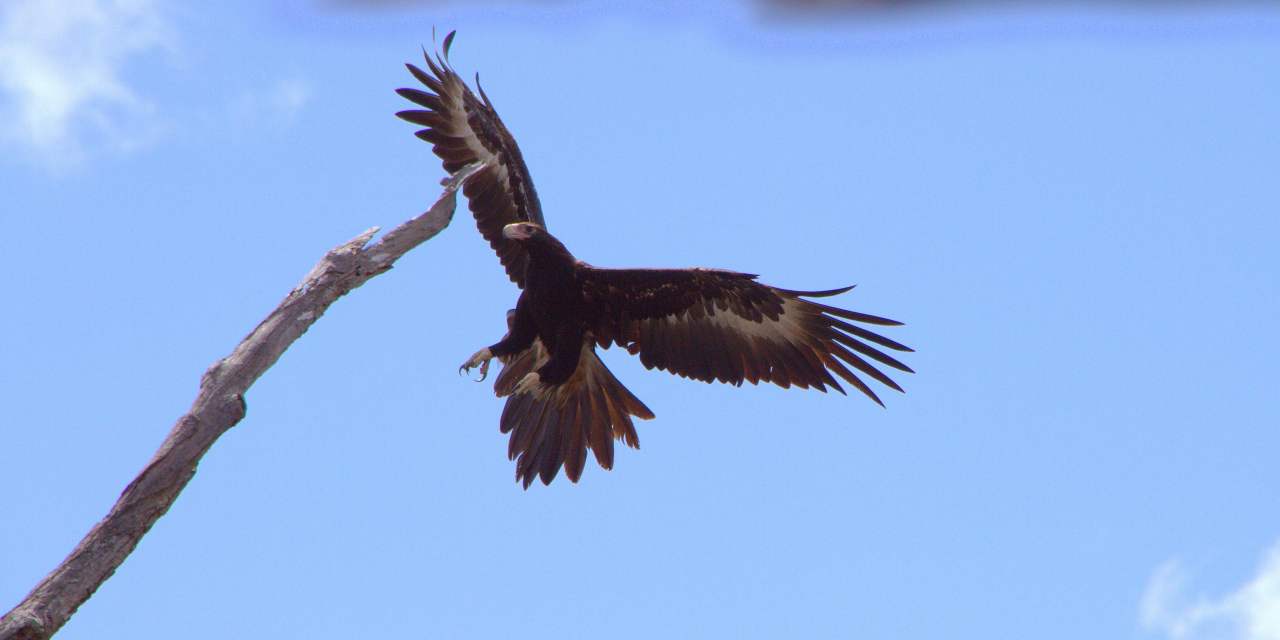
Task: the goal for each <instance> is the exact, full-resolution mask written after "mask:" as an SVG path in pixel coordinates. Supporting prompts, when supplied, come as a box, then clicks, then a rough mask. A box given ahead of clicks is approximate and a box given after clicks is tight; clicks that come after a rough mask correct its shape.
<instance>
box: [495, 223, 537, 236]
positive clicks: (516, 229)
mask: <svg viewBox="0 0 1280 640" xmlns="http://www.w3.org/2000/svg"><path fill="white" fill-rule="evenodd" d="M541 233H543V230H542V227H540V226H538V225H536V224H534V223H532V222H513V223H511V224H509V225H507V226H505V227H503V228H502V237H504V238H506V239H508V240H516V241H525V240H529V239H531V238H533V237H534V236H536V235H538V234H541Z"/></svg>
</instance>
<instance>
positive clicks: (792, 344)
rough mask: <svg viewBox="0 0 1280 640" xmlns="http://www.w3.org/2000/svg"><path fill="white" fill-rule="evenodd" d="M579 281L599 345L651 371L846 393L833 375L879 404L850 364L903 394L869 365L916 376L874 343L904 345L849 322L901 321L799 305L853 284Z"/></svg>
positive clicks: (738, 279)
mask: <svg viewBox="0 0 1280 640" xmlns="http://www.w3.org/2000/svg"><path fill="white" fill-rule="evenodd" d="M579 277H580V280H581V282H582V284H583V291H584V293H585V295H586V297H587V301H586V302H587V304H588V305H589V307H590V308H591V309H592V310H593V314H594V316H593V318H592V322H591V330H592V332H593V333H594V334H595V336H596V338H597V340H598V342H599V344H600V345H601V346H608V345H609V344H611V343H612V344H617V345H619V346H622V347H625V348H626V349H627V350H628V351H629V352H631V353H633V354H637V355H639V356H640V362H641V363H643V364H644V366H645V367H647V368H650V369H653V368H657V369H663V370H665V371H670V372H671V373H674V374H676V375H679V376H682V377H688V378H693V379H695V380H702V381H705V382H711V381H714V380H718V381H720V382H728V383H730V384H734V385H741V384H742V383H743V381H746V382H750V383H752V384H756V383H757V382H772V383H774V384H777V385H779V386H781V387H784V388H786V387H790V386H791V385H796V386H798V387H801V388H806V389H807V388H809V387H814V388H816V389H818V390H820V391H825V390H826V387H828V386H829V387H832V388H834V389H835V390H837V391H840V392H841V393H844V389H843V388H841V387H840V384H839V383H838V382H837V381H836V378H835V377H834V376H833V375H832V373H834V374H835V375H836V376H839V377H840V378H843V379H844V380H845V381H846V382H848V383H849V384H851V385H853V386H854V387H857V388H858V390H859V391H861V392H863V393H864V394H866V395H867V396H868V397H870V398H871V399H872V400H875V401H876V402H877V403H879V404H881V405H883V404H884V403H883V402H881V401H880V398H879V397H878V396H877V395H876V394H875V392H874V391H872V390H871V388H870V387H869V386H867V384H866V383H865V382H863V381H862V379H861V378H860V377H859V376H858V375H857V374H856V373H854V372H853V371H850V369H849V367H852V368H853V369H856V370H857V371H858V372H860V373H862V374H864V375H866V376H868V377H870V378H873V379H875V380H876V381H878V382H880V383H881V384H883V385H885V386H887V387H889V388H891V389H895V390H897V391H902V388H901V387H899V386H898V384H897V383H895V382H894V381H893V380H892V379H890V378H889V377H888V376H887V375H885V374H884V373H883V372H882V371H880V369H878V368H877V367H876V366H875V365H873V364H872V363H870V362H868V360H867V359H870V360H874V361H876V362H878V363H880V364H881V365H886V366H888V367H892V368H894V369H898V370H899V371H905V372H908V373H911V372H912V371H911V369H910V368H909V367H907V366H906V365H905V364H902V363H901V362H899V361H898V360H897V359H895V358H893V357H892V356H890V355H888V354H886V353H884V352H883V351H882V350H880V349H879V348H877V347H875V346H872V344H875V345H878V346H880V347H886V348H888V349H892V350H896V351H911V349H910V348H908V347H906V346H903V345H902V344H899V343H897V342H895V341H893V340H890V339H888V338H885V337H884V336H881V335H879V334H876V333H873V332H871V331H869V330H867V329H865V328H863V327H860V326H858V325H856V324H853V323H855V322H856V323H861V324H872V325H886V326H888V325H899V324H902V323H900V322H897V321H896V320H889V319H888V318H881V317H879V316H873V315H868V314H865V313H859V312H856V311H848V310H845V309H840V308H837V307H831V306H827V305H824V304H820V303H817V302H813V301H810V300H805V299H804V298H822V297H827V296H834V295H837V294H840V293H844V292H846V291H848V290H850V289H852V288H853V287H846V288H843V289H833V290H830V291H790V290H787V289H778V288H775V287H770V286H768V285H765V284H761V283H759V282H756V281H755V278H756V276H754V275H752V274H747V273H737V272H734V271H720V270H712V269H598V268H595V267H590V266H586V265H583V266H581V267H580V269H579ZM846 365H847V366H846Z"/></svg>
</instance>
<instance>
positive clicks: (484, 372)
mask: <svg viewBox="0 0 1280 640" xmlns="http://www.w3.org/2000/svg"><path fill="white" fill-rule="evenodd" d="M492 357H493V353H492V352H490V351H489V349H488V348H485V349H481V350H479V351H477V352H475V353H474V354H473V355H472V356H471V357H470V358H468V359H467V361H466V362H464V363H462V366H461V367H458V375H463V374H464V373H467V372H468V371H471V370H472V369H474V368H476V367H480V379H479V380H476V382H483V381H484V379H485V378H486V377H488V376H489V359H490V358H492Z"/></svg>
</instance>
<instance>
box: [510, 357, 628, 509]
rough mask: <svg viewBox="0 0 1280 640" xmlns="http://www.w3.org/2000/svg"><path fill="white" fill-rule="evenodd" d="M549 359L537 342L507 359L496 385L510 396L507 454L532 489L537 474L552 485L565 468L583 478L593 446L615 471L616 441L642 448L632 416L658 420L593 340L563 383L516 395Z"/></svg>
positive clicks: (572, 475)
mask: <svg viewBox="0 0 1280 640" xmlns="http://www.w3.org/2000/svg"><path fill="white" fill-rule="evenodd" d="M548 358H549V355H548V354H547V350H546V349H545V348H544V347H543V346H542V342H541V341H540V340H534V342H533V346H531V347H529V348H528V349H526V350H524V351H522V352H520V353H518V354H516V355H514V356H512V357H511V358H509V359H506V360H504V361H503V367H502V373H501V374H499V375H498V379H497V380H495V381H494V384H493V388H494V391H495V392H497V394H498V395H499V396H510V397H509V398H507V406H506V407H505V408H503V410H502V419H501V421H500V423H499V424H500V425H501V428H502V432H503V433H510V434H511V440H510V441H509V442H508V444H507V456H508V457H509V458H510V459H512V460H515V461H516V480H517V481H518V482H520V483H522V484H523V485H524V488H526V489H528V488H529V484H530V483H532V482H533V479H534V477H535V476H536V477H541V478H542V482H543V484H550V483H551V481H552V480H553V479H554V478H555V477H556V473H557V472H559V471H560V467H561V466H563V467H564V473H565V475H566V476H568V477H569V480H570V481H571V482H577V481H578V478H579V477H581V476H582V469H583V467H584V466H586V462H587V449H591V451H592V453H594V454H595V457H596V462H598V463H599V464H600V466H601V467H604V468H605V469H612V468H613V441H614V440H615V439H618V440H622V441H623V442H625V443H626V444H627V446H630V447H633V448H639V447H640V438H639V436H637V435H636V427H635V424H634V423H632V421H631V417H632V416H635V417H637V418H641V419H644V420H648V419H650V418H653V412H652V411H650V410H649V407H646V406H644V403H643V402H641V401H640V399H639V398H636V397H635V396H634V395H632V394H631V392H630V391H628V390H627V388H626V387H624V386H622V383H621V382H619V381H618V379H617V378H615V377H613V373H612V372H611V371H609V369H608V367H606V366H604V363H603V362H601V361H600V358H599V356H598V355H597V354H596V351H595V348H594V345H593V344H592V343H590V342H585V343H583V345H582V354H581V358H580V360H579V361H578V362H579V365H578V368H577V369H576V370H575V371H574V373H573V377H571V378H569V379H568V380H567V381H565V382H564V383H563V384H559V385H556V386H554V387H541V388H539V389H537V390H535V391H531V392H520V393H516V392H515V389H516V385H517V383H519V382H520V379H521V378H523V377H524V376H525V375H526V374H528V373H530V372H532V371H536V370H537V369H538V367H541V366H542V365H544V364H546V362H547V359H548Z"/></svg>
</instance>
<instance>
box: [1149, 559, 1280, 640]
mask: <svg viewBox="0 0 1280 640" xmlns="http://www.w3.org/2000/svg"><path fill="white" fill-rule="evenodd" d="M1139 615H1140V618H1141V621H1142V625H1143V627H1145V628H1146V629H1148V630H1152V631H1159V632H1162V633H1164V634H1165V635H1167V636H1168V637H1169V638H1172V639H1173V640H1201V639H1209V638H1214V639H1221V640H1226V639H1235V640H1280V543H1277V544H1276V545H1275V546H1273V547H1272V548H1271V550H1270V551H1269V552H1268V553H1267V555H1266V557H1265V558H1264V559H1263V561H1262V563H1261V565H1259V567H1258V572H1257V574H1256V575H1254V577H1253V578H1251V579H1250V580H1249V581H1248V582H1246V583H1245V584H1244V585H1242V586H1241V587H1240V588H1238V589H1236V590H1235V591H1233V592H1231V593H1228V594H1226V595H1223V596H1221V597H1218V598H1207V597H1205V596H1202V595H1197V596H1196V597H1195V598H1191V597H1189V596H1188V594H1187V575H1186V571H1185V570H1183V568H1182V566H1181V564H1180V563H1178V562H1177V561H1176V560H1171V561H1168V562H1165V563H1164V564H1162V565H1161V566H1160V567H1159V568H1158V569H1156V571H1155V573H1154V574H1153V575H1152V576H1151V580H1150V581H1149V582H1148V583H1147V589H1146V592H1145V593H1144V594H1143V596H1142V602H1141V605H1140V607H1139Z"/></svg>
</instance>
